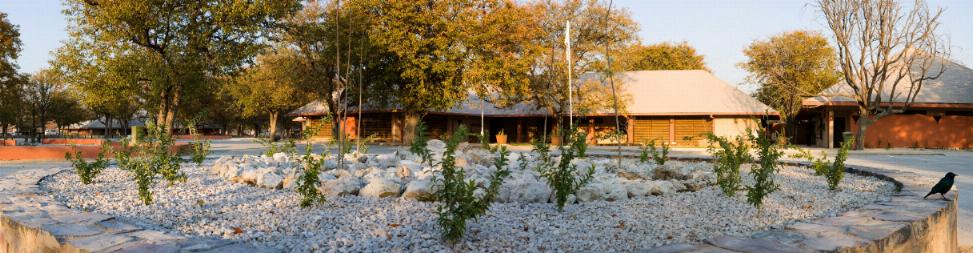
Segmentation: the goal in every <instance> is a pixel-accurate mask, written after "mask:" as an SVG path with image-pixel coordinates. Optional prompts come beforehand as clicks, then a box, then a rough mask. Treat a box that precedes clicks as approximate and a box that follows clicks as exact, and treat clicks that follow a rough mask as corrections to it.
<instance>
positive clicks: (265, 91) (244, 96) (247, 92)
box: [225, 48, 308, 139]
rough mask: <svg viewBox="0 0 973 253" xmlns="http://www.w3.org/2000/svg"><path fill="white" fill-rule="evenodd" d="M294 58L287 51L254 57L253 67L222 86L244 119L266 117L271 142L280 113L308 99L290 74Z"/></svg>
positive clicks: (270, 52) (290, 51)
mask: <svg viewBox="0 0 973 253" xmlns="http://www.w3.org/2000/svg"><path fill="white" fill-rule="evenodd" d="M297 57H298V56H296V55H295V54H294V52H293V51H292V50H290V49H286V48H283V49H279V50H277V51H276V52H274V51H270V50H268V51H266V52H265V53H263V54H261V55H260V56H258V57H257V62H256V65H254V66H252V67H250V68H248V69H247V70H245V71H244V72H243V74H242V75H241V76H240V77H238V78H237V79H236V80H235V81H234V82H229V83H228V84H229V85H227V86H226V87H225V88H226V90H227V91H228V92H229V93H230V94H231V95H232V96H233V97H234V98H235V103H236V104H237V105H238V106H239V107H240V108H242V109H243V110H242V113H243V116H244V117H254V116H258V115H266V116H268V117H269V119H270V122H269V124H268V127H269V129H270V131H269V132H270V136H269V137H270V138H271V139H276V136H277V135H276V134H277V126H278V119H279V118H280V113H281V112H287V111H288V110H292V109H294V108H296V107H299V106H301V105H303V104H304V103H306V102H307V100H308V99H306V98H305V97H306V96H305V95H304V93H302V92H301V90H300V89H299V87H298V86H297V83H296V82H295V79H296V77H295V76H294V75H293V73H292V72H291V71H290V70H292V69H294V66H295V65H296V64H297V63H296V61H297V60H298V59H297Z"/></svg>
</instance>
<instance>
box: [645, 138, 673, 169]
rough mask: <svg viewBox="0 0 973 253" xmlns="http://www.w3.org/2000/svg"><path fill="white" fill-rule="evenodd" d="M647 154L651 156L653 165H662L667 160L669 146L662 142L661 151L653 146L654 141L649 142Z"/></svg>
mask: <svg viewBox="0 0 973 253" xmlns="http://www.w3.org/2000/svg"><path fill="white" fill-rule="evenodd" d="M649 153H651V154H652V161H655V164H658V165H664V164H666V161H668V160H669V144H666V142H662V150H659V148H657V147H656V146H655V140H652V141H650V142H649Z"/></svg>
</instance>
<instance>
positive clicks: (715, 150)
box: [707, 134, 753, 197]
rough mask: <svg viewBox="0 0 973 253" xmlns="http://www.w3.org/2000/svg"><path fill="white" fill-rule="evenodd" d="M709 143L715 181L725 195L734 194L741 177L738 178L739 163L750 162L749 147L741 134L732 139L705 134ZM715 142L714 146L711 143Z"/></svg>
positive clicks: (708, 149) (738, 186)
mask: <svg viewBox="0 0 973 253" xmlns="http://www.w3.org/2000/svg"><path fill="white" fill-rule="evenodd" d="M707 138H708V139H709V140H710V145H709V147H707V151H708V152H709V153H710V154H711V155H712V156H713V159H714V161H715V163H714V164H713V170H715V171H716V183H717V184H718V185H720V190H722V191H723V194H725V195H726V196H727V197H733V196H735V195H736V191H737V189H740V184H741V182H742V179H741V178H740V165H743V164H744V163H747V162H750V160H751V159H753V158H752V157H750V147H749V146H748V143H747V140H746V139H744V137H743V136H737V137H736V139H734V140H732V141H731V140H729V139H728V138H725V137H720V136H716V135H714V134H709V135H707ZM714 143H715V144H717V146H714V145H713V144H714Z"/></svg>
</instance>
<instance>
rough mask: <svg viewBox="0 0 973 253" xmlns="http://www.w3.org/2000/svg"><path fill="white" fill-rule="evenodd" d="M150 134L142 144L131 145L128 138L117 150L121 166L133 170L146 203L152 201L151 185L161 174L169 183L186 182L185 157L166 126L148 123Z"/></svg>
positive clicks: (116, 156) (141, 196)
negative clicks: (181, 165)
mask: <svg viewBox="0 0 973 253" xmlns="http://www.w3.org/2000/svg"><path fill="white" fill-rule="evenodd" d="M146 129H147V130H148V134H147V135H146V136H145V138H144V139H142V140H141V141H140V142H139V143H138V144H136V145H134V146H129V142H128V140H124V139H123V141H122V145H121V147H122V148H120V149H118V150H115V160H116V162H118V165H119V167H121V168H122V169H125V170H128V171H131V172H132V175H133V176H134V179H135V183H136V185H137V186H138V192H139V198H140V199H141V200H142V203H143V204H145V205H148V204H152V192H151V191H150V188H151V187H152V185H153V184H154V182H153V180H154V179H155V177H156V176H157V175H161V176H162V178H164V179H165V180H166V181H167V183H168V185H170V186H171V185H172V184H174V183H176V182H184V181H186V175H185V174H184V173H182V172H181V171H180V166H179V163H181V162H182V158H181V157H179V154H178V152H176V151H173V150H172V147H173V144H174V140H173V139H172V135H169V134H168V133H167V132H166V130H165V128H164V127H163V126H162V125H157V124H155V123H153V122H151V121H150V122H148V123H146Z"/></svg>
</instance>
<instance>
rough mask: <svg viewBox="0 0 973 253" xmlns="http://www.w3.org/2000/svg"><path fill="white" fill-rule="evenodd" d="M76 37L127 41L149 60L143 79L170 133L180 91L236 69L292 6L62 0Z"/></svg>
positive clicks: (209, 0) (261, 0)
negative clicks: (150, 69) (150, 73)
mask: <svg viewBox="0 0 973 253" xmlns="http://www.w3.org/2000/svg"><path fill="white" fill-rule="evenodd" d="M66 5H67V8H66V9H67V10H66V11H65V13H66V14H67V15H68V16H69V20H70V21H71V23H74V24H75V25H77V26H78V27H79V28H80V29H78V30H77V34H76V35H75V36H76V37H80V38H83V39H85V40H90V41H92V43H95V44H103V45H113V46H131V48H132V50H139V51H143V52H145V53H146V57H148V58H149V60H150V61H152V62H154V63H157V65H156V66H158V68H157V69H156V70H157V71H158V72H156V73H154V77H155V78H153V79H150V82H147V84H150V85H149V88H150V89H149V92H150V94H152V96H153V102H155V103H156V104H157V105H156V107H157V111H156V116H155V118H156V121H157V122H159V123H160V124H163V125H164V126H165V128H166V130H167V132H170V133H171V132H172V126H173V121H174V120H175V118H176V111H177V109H178V108H179V106H180V103H181V101H182V99H184V98H186V95H187V93H188V94H191V92H194V91H199V90H205V89H202V88H203V86H206V85H211V84H212V83H213V82H212V81H211V80H208V79H209V78H211V77H214V76H219V75H222V74H226V73H232V72H233V71H235V70H237V69H238V68H239V67H240V66H241V64H242V63H243V62H244V61H245V60H247V59H249V58H251V57H252V56H253V55H255V54H256V53H257V51H258V50H260V49H261V48H262V47H264V45H263V44H262V43H261V41H262V40H264V39H265V38H266V35H267V34H266V33H267V31H268V28H270V27H274V26H276V24H277V21H278V20H279V19H280V18H283V17H285V16H287V15H289V14H290V13H292V12H294V11H296V10H297V8H298V7H299V4H298V2H297V1H283V0H281V1H277V0H273V1H271V0H255V1H221V0H204V1H200V0H160V1H151V2H145V1H127V0H68V1H66Z"/></svg>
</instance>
